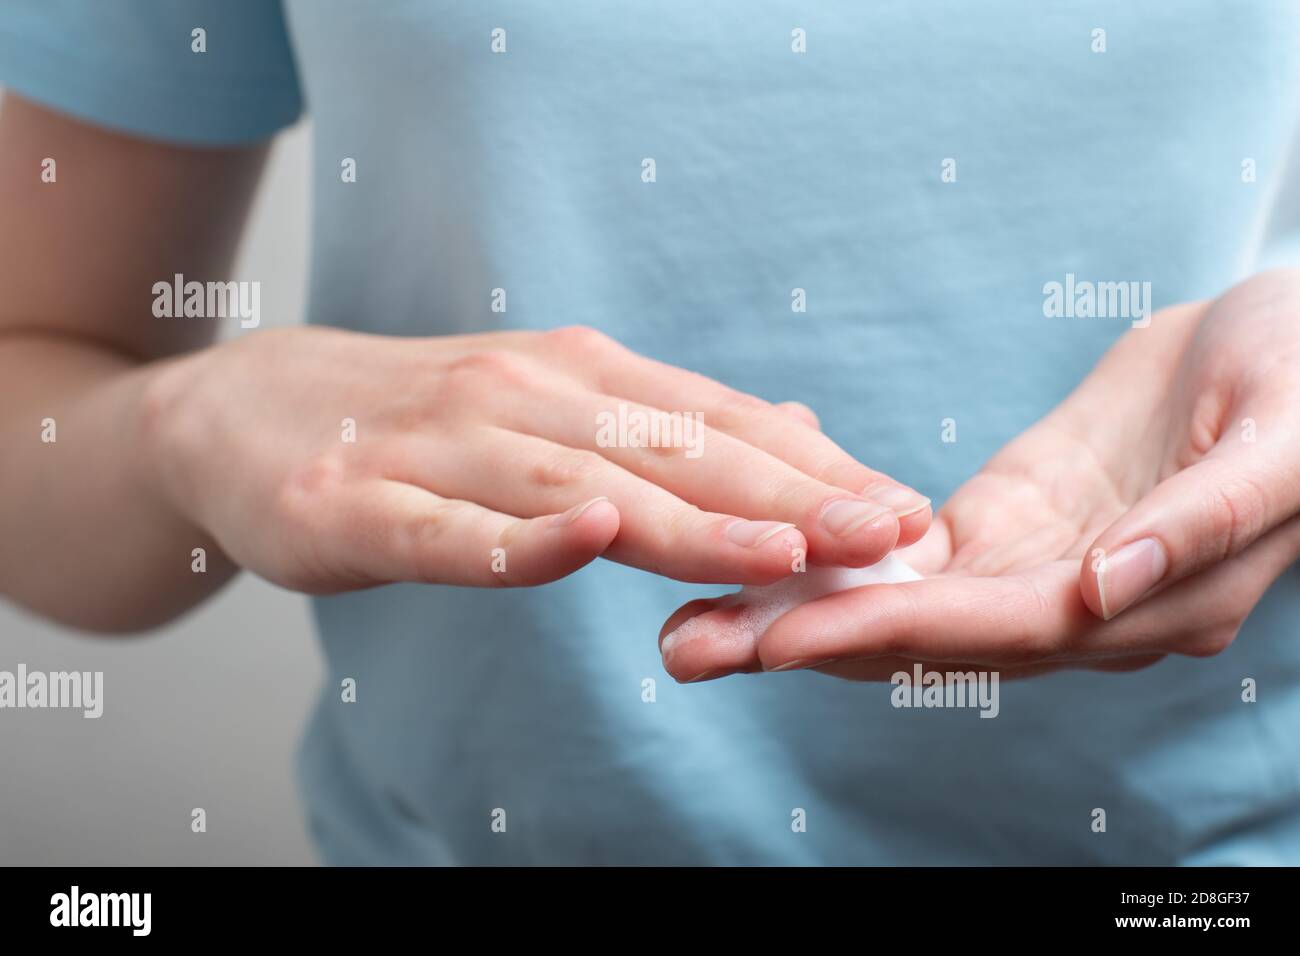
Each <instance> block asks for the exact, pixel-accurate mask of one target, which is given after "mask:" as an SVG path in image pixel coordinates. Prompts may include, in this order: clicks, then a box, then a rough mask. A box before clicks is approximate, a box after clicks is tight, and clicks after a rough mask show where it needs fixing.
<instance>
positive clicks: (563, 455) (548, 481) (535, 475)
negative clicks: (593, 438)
mask: <svg viewBox="0 0 1300 956" xmlns="http://www.w3.org/2000/svg"><path fill="white" fill-rule="evenodd" d="M605 468H606V463H605V459H604V458H602V457H601V456H600V455H598V454H596V452H594V451H588V450H586V449H565V450H564V451H562V452H558V453H556V454H555V455H552V456H549V457H544V458H541V459H539V460H537V461H535V462H533V463H532V465H531V466H530V467H529V469H528V479H529V481H530V482H532V483H533V484H535V485H541V486H542V487H544V488H572V487H575V486H582V485H585V484H589V483H591V482H594V481H595V480H596V479H597V478H599V476H600V475H601V474H602V473H603V472H604V471H605Z"/></svg>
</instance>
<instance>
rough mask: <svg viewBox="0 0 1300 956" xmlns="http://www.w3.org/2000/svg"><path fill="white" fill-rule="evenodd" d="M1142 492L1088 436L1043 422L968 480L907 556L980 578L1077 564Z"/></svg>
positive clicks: (931, 571)
mask: <svg viewBox="0 0 1300 956" xmlns="http://www.w3.org/2000/svg"><path fill="white" fill-rule="evenodd" d="M1138 492H1139V489H1138V488H1137V487H1129V488H1127V489H1126V488H1123V487H1121V486H1120V484H1119V483H1118V482H1117V481H1116V479H1115V478H1114V477H1113V476H1112V475H1111V474H1110V473H1109V471H1108V470H1107V469H1106V467H1104V466H1103V465H1102V463H1101V460H1100V458H1099V456H1098V455H1097V453H1096V451H1095V450H1094V448H1093V447H1092V446H1091V445H1090V444H1089V443H1088V442H1087V441H1085V440H1083V439H1081V438H1079V437H1076V436H1074V435H1070V434H1068V433H1067V432H1065V431H1064V430H1062V429H1061V428H1059V427H1058V426H1056V425H1054V424H1053V423H1051V422H1050V421H1047V422H1043V423H1041V424H1039V425H1038V426H1036V427H1034V428H1033V429H1031V430H1030V431H1028V432H1026V433H1025V434H1024V435H1022V436H1021V437H1020V438H1018V439H1017V440H1016V441H1015V442H1013V443H1012V444H1011V445H1008V446H1007V447H1006V448H1005V449H1003V450H1002V452H1000V453H999V454H998V455H997V457H996V458H994V459H993V460H992V461H990V462H989V463H988V464H987V465H986V466H985V467H984V468H983V469H982V470H981V471H980V472H979V473H978V474H976V475H975V476H974V477H972V478H971V479H970V480H969V481H967V482H966V483H965V484H964V485H962V486H961V487H960V488H959V489H958V490H957V492H956V493H955V494H954V495H953V496H952V498H950V499H949V500H948V502H947V504H945V505H944V507H943V508H942V509H941V510H940V511H939V513H938V514H937V515H936V516H935V523H934V526H933V527H932V529H931V531H930V533H929V534H928V535H927V536H926V537H925V539H923V540H922V541H921V542H919V543H918V544H916V545H915V546H914V547H913V548H911V549H909V550H908V551H907V554H906V558H907V560H908V562H909V563H910V564H912V566H913V567H915V568H916V569H917V570H918V571H920V572H921V573H922V574H925V575H935V574H957V575H978V576H981V577H987V576H993V575H1000V574H1008V573H1014V572H1018V571H1023V570H1025V569H1028V568H1031V567H1035V566H1037V565H1040V564H1045V563H1047V562H1049V561H1058V560H1067V559H1068V560H1070V561H1073V562H1075V563H1076V564H1077V563H1078V561H1079V560H1080V559H1081V558H1082V557H1083V554H1084V550H1085V549H1086V548H1087V546H1088V543H1089V542H1090V541H1092V540H1093V539H1094V538H1095V537H1096V536H1097V535H1098V534H1099V533H1100V532H1101V530H1102V529H1104V528H1105V527H1106V526H1107V525H1109V524H1110V523H1111V522H1112V521H1114V520H1115V518H1117V517H1118V516H1119V515H1120V514H1122V513H1123V512H1124V510H1125V509H1126V508H1128V507H1129V506H1130V505H1131V504H1132V503H1133V502H1134V501H1135V500H1137V496H1138Z"/></svg>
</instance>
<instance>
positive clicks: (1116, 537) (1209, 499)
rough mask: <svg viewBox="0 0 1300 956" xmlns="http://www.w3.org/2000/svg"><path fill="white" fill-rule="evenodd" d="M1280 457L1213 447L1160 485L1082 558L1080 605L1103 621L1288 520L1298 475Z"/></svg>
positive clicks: (1299, 487) (1280, 448)
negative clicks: (1082, 602)
mask: <svg viewBox="0 0 1300 956" xmlns="http://www.w3.org/2000/svg"><path fill="white" fill-rule="evenodd" d="M1247 447H1249V448H1251V449H1252V450H1251V451H1249V452H1247V451H1244V450H1243V449H1245V448H1247ZM1284 454H1285V445H1284V444H1282V443H1276V444H1274V445H1271V446H1263V445H1261V446H1246V445H1240V444H1235V443H1234V444H1233V445H1231V446H1228V445H1224V444H1220V445H1219V446H1216V448H1215V450H1214V451H1213V452H1211V454H1210V455H1209V456H1207V457H1205V458H1202V459H1201V460H1200V461H1198V462H1196V463H1195V464H1194V465H1191V466H1190V467H1188V468H1184V469H1183V470H1182V471H1179V472H1177V473H1176V474H1174V475H1172V476H1170V477H1169V478H1166V479H1165V480H1164V481H1162V482H1160V484H1158V485H1156V486H1155V488H1153V489H1151V491H1150V492H1149V493H1148V494H1147V495H1146V496H1145V497H1143V498H1142V499H1141V500H1140V501H1138V502H1137V504H1135V505H1134V506H1133V507H1132V508H1131V509H1129V511H1127V512H1126V513H1125V514H1124V515H1122V516H1121V517H1120V518H1119V519H1118V520H1116V521H1115V523H1114V524H1112V525H1111V526H1110V527H1109V528H1107V529H1106V530H1105V531H1104V532H1102V534H1101V535H1100V536H1099V537H1098V538H1097V540H1096V541H1094V542H1093V544H1092V546H1091V547H1090V548H1089V549H1088V552H1087V554H1085V555H1084V558H1083V567H1082V570H1081V572H1080V578H1079V586H1080V590H1081V591H1082V595H1083V600H1084V603H1086V604H1087V605H1088V607H1089V609H1091V611H1092V612H1093V613H1094V614H1096V615H1097V616H1098V617H1100V618H1103V619H1104V620H1110V619H1111V618H1113V617H1115V615H1117V614H1119V613H1120V612H1121V611H1124V610H1125V609H1126V608H1129V607H1132V606H1133V605H1134V604H1136V603H1137V602H1138V601H1140V600H1142V598H1144V597H1145V596H1146V595H1147V594H1149V593H1150V592H1151V591H1152V590H1153V589H1154V588H1156V587H1158V586H1164V585H1167V584H1170V583H1172V582H1174V581H1177V580H1179V579H1181V578H1185V577H1187V576H1188V575H1191V574H1195V573H1196V572H1197V571H1200V570H1202V569H1203V568H1207V567H1209V566H1210V565H1213V564H1217V563H1218V562H1220V561H1223V560H1225V559H1227V558H1230V557H1232V556H1233V555H1235V554H1237V553H1239V552H1240V551H1242V550H1243V549H1245V548H1246V547H1248V546H1249V545H1250V544H1251V543H1252V542H1254V541H1255V540H1256V539H1257V538H1259V536H1260V535H1262V534H1264V533H1265V532H1267V531H1269V530H1270V529H1272V528H1274V527H1276V526H1277V525H1279V524H1281V523H1282V522H1283V521H1285V520H1286V519H1287V518H1290V517H1292V516H1293V515H1295V514H1296V513H1297V511H1300V468H1297V466H1296V465H1295V464H1287V463H1286V462H1285V461H1284V460H1283V457H1284Z"/></svg>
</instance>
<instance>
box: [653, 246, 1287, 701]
mask: <svg viewBox="0 0 1300 956" xmlns="http://www.w3.org/2000/svg"><path fill="white" fill-rule="evenodd" d="M1298 515H1300V270H1288V271H1278V272H1270V273H1264V274H1261V275H1258V276H1255V277H1254V278H1252V279H1250V280H1248V281H1246V282H1243V283H1241V284H1240V285H1238V286H1236V287H1235V288H1233V289H1231V290H1229V291H1228V292H1227V293H1226V294H1224V295H1223V296H1221V297H1220V298H1219V299H1217V300H1215V301H1213V302H1209V303H1194V304H1190V305H1181V306H1176V307H1173V308H1169V309H1164V310H1162V311H1160V312H1157V313H1156V314H1155V315H1154V316H1152V320H1151V323H1150V325H1149V326H1147V327H1145V328H1133V329H1131V330H1129V331H1128V332H1127V333H1125V335H1124V336H1123V337H1122V338H1121V339H1120V340H1119V341H1118V342H1117V343H1116V344H1115V346H1114V347H1113V348H1112V349H1111V350H1110V351H1109V352H1108V353H1107V354H1106V356H1105V357H1104V358H1103V359H1102V360H1101V362H1100V363H1098V365H1097V367H1096V368H1095V369H1094V370H1093V372H1092V373H1091V374H1090V375H1089V376H1088V377H1087V378H1086V379H1085V380H1084V381H1083V382H1082V383H1081V384H1080V386H1079V387H1078V388H1077V389H1076V390H1075V391H1074V392H1073V394H1071V395H1070V396H1069V397H1068V398H1067V399H1066V400H1065V401H1064V402H1063V403H1062V404H1061V405H1060V406H1058V407H1057V408H1056V409H1055V410H1054V411H1053V412H1052V413H1051V414H1050V415H1048V416H1047V417H1046V418H1045V419H1043V420H1042V421H1040V422H1039V423H1037V424H1036V425H1034V426H1033V427H1032V428H1031V429H1029V430H1028V431H1027V432H1025V433H1024V434H1023V435H1021V436H1020V437H1019V438H1017V439H1015V440H1014V441H1013V442H1011V444H1009V445H1007V446H1006V447H1005V448H1003V449H1002V451H1001V452H999V453H998V454H997V455H996V456H995V457H994V458H993V459H992V460H991V461H989V462H988V463H987V464H986V465H985V466H984V468H983V469H982V470H981V471H980V472H979V473H978V474H977V475H975V476H974V477H973V478H972V479H971V480H970V481H968V482H966V484H964V485H963V486H962V487H961V488H959V489H958V490H957V492H956V493H955V494H954V495H953V497H952V498H951V499H950V500H949V501H948V503H947V504H946V505H945V506H944V507H943V508H942V509H941V510H940V511H939V513H938V514H937V515H936V517H935V521H934V524H933V526H932V527H931V529H930V532H929V533H928V534H927V535H926V536H925V537H924V538H923V539H922V540H921V541H920V542H919V543H918V544H916V545H914V546H913V547H911V548H907V549H905V550H903V551H901V552H899V554H900V556H901V557H903V558H904V559H905V560H907V561H908V562H909V563H910V564H911V565H912V566H913V567H914V568H916V570H918V571H919V572H921V573H922V574H923V575H925V576H926V578H927V579H926V580H924V581H917V582H912V583H907V584H878V585H870V586H868V587H862V588H856V589H854V590H850V591H842V592H839V593H837V594H832V595H829V596H827V597H824V598H821V599H819V600H816V601H811V602H809V603H807V604H804V605H802V606H800V607H798V608H795V609H794V610H792V611H790V612H788V613H787V614H785V615H784V616H783V617H781V618H780V619H778V620H777V621H776V622H775V623H774V624H772V626H771V627H769V628H768V630H767V631H766V632H765V633H764V634H763V635H762V636H761V638H760V639H759V640H758V641H757V642H756V643H755V644H754V645H753V646H752V647H750V648H746V649H743V650H741V649H738V648H736V647H735V646H734V644H730V645H729V644H726V643H723V642H714V641H710V640H708V639H694V640H692V641H691V642H690V643H689V645H688V646H685V647H681V648H678V649H677V650H676V651H675V652H674V655H673V661H672V668H671V672H672V673H673V674H674V676H676V677H678V678H679V679H689V678H690V677H691V676H693V675H697V674H703V673H707V674H708V675H709V676H723V675H724V674H726V673H734V672H738V671H752V670H760V669H762V670H774V669H778V668H779V669H782V670H786V669H795V668H809V667H813V668H815V669H817V670H818V671H821V672H823V673H827V674H833V675H835V676H837V677H844V678H849V679H855V680H888V679H889V677H890V675H891V674H893V673H895V672H896V671H898V670H904V669H910V668H911V666H912V663H913V662H914V661H921V662H926V661H934V662H943V663H944V664H945V667H944V668H943V669H945V670H947V669H953V667H954V666H955V667H956V668H958V669H963V670H964V669H976V670H978V669H986V670H990V669H991V670H998V671H1001V672H1002V673H1003V676H1006V677H1017V676H1029V675H1032V674H1037V673H1042V672H1044V671H1049V670H1056V669H1060V668H1089V669H1095V670H1110V671H1122V670H1133V669H1136V668H1140V667H1144V666H1147V665H1149V664H1152V663H1154V662H1156V661H1158V660H1160V659H1161V658H1162V657H1163V656H1164V655H1166V654H1170V653H1177V654H1187V655H1192V656H1207V655H1211V654H1217V653H1219V652H1220V651H1222V650H1223V649H1224V648H1226V647H1227V646H1228V645H1229V644H1230V643H1231V642H1232V640H1233V639H1234V638H1235V637H1236V634H1237V631H1238V629H1239V628H1240V627H1241V625H1242V623H1243V621H1244V620H1245V619H1246V616H1247V615H1248V614H1249V613H1250V611H1251V609H1252V608H1253V607H1254V606H1255V604H1256V603H1257V602H1258V601H1259V599H1260V597H1261V596H1262V595H1263V593H1264V591H1265V590H1266V589H1267V588H1268V587H1269V585H1270V584H1271V583H1272V582H1273V581H1274V580H1275V579H1276V578H1277V577H1278V576H1279V575H1280V574H1281V573H1282V572H1283V571H1284V570H1285V569H1286V568H1287V567H1288V566H1289V565H1290V564H1292V563H1293V562H1294V561H1296V560H1297V558H1298V557H1300V517H1298ZM710 608H711V602H698V601H697V602H692V603H691V604H689V605H687V606H686V607H684V608H681V609H680V610H679V611H678V612H677V613H676V614H674V615H673V617H672V618H670V619H669V621H668V623H667V624H666V625H665V628H664V632H665V633H667V632H669V631H671V630H672V629H674V628H675V627H676V626H677V625H678V624H680V623H681V622H682V621H683V620H685V619H686V618H687V617H691V616H694V615H698V614H701V613H703V614H708V613H714V614H725V613H728V612H727V611H725V610H712V611H711V610H710ZM703 620H707V618H704V619H703Z"/></svg>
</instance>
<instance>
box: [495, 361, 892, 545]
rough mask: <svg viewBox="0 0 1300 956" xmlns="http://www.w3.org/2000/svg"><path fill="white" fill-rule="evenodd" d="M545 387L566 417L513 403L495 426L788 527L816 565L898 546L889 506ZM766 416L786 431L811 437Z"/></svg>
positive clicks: (573, 392)
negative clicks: (803, 540)
mask: <svg viewBox="0 0 1300 956" xmlns="http://www.w3.org/2000/svg"><path fill="white" fill-rule="evenodd" d="M552 387H554V388H556V389H557V390H558V394H555V395H554V397H553V402H554V404H556V405H562V406H563V407H565V408H566V409H568V410H569V414H566V415H564V416H557V415H554V414H552V413H550V412H549V411H548V408H549V407H553V406H552V405H551V404H550V403H542V402H534V403H525V404H520V403H512V404H511V405H510V406H509V407H502V408H499V409H497V415H498V417H499V420H500V419H504V422H505V423H507V424H509V425H510V427H512V428H513V429H514V430H516V431H518V432H522V433H526V434H531V435H536V436H540V437H542V438H546V439H548V440H549V441H552V442H555V443H557V444H561V445H566V446H568V447H570V448H581V449H587V450H589V451H594V452H596V453H597V454H599V455H601V456H603V457H604V458H606V459H607V460H609V461H611V462H613V463H614V464H616V465H618V466H619V467H621V468H623V469H625V470H627V471H629V472H631V473H632V474H634V475H638V476H640V477H641V478H644V479H645V480H646V481H648V482H650V483H652V484H654V485H658V486H659V487H661V488H664V489H665V490H667V491H669V492H671V493H672V494H674V495H676V496H677V497H678V498H681V499H682V500H685V501H689V502H691V503H692V504H694V505H696V506H697V507H700V508H703V509H705V510H706V511H712V512H716V513H721V514H732V515H739V516H741V517H743V518H748V519H752V520H762V521H780V522H788V523H790V524H793V525H795V526H797V527H798V528H799V530H800V531H801V532H802V533H803V535H804V537H805V538H806V539H807V543H808V552H807V557H808V560H809V561H810V562H812V563H815V564H838V565H847V566H850V567H864V566H866V565H869V564H874V563H876V562H877V561H879V560H880V559H881V558H883V557H884V556H885V555H886V554H888V553H889V552H890V550H892V549H893V547H894V545H895V544H896V543H897V541H898V533H899V526H898V519H897V518H896V517H895V515H894V513H893V511H892V510H891V509H889V508H888V507H886V506H884V505H881V504H879V503H876V502H872V501H868V500H865V499H863V498H860V497H858V496H856V495H850V494H848V493H847V492H845V491H844V489H843V488H840V487H838V486H836V485H829V484H825V483H823V482H821V481H818V480H817V479H815V478H812V477H810V476H809V475H807V474H805V473H804V472H802V471H800V470H799V469H797V468H795V467H793V466H791V465H790V464H788V463H786V462H785V461H782V460H781V459H780V458H777V457H775V456H773V455H769V454H768V453H767V452H765V451H763V450H762V449H759V448H756V447H754V446H753V445H750V444H748V443H747V442H744V441H741V440H740V439H737V438H733V437H732V436H730V435H728V434H726V433H725V432H720V431H717V430H716V429H713V428H710V427H709V426H708V424H707V423H705V424H703V425H701V424H700V423H699V421H698V420H697V419H694V418H693V417H691V415H687V414H683V413H675V414H676V416H677V417H676V418H670V417H668V416H670V415H671V414H674V413H665V412H664V411H663V410H661V409H656V408H649V407H647V406H644V405H639V404H637V403H634V402H629V401H626V400H623V399H618V398H614V397H612V396H605V395H599V394H597V393H594V392H588V391H583V390H582V389H580V388H578V387H576V386H573V387H569V386H565V385H559V384H553V385H552ZM775 414H777V415H778V417H780V418H782V419H785V420H786V425H787V427H788V428H790V429H792V430H795V431H801V432H807V433H809V434H812V432H811V430H810V429H808V428H805V427H804V426H802V425H800V424H798V423H797V422H793V421H789V420H788V418H787V416H785V415H782V414H780V413H775ZM656 421H657V422H658V424H657V425H655V424H652V423H654V422H656ZM655 429H657V433H656V431H655Z"/></svg>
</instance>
